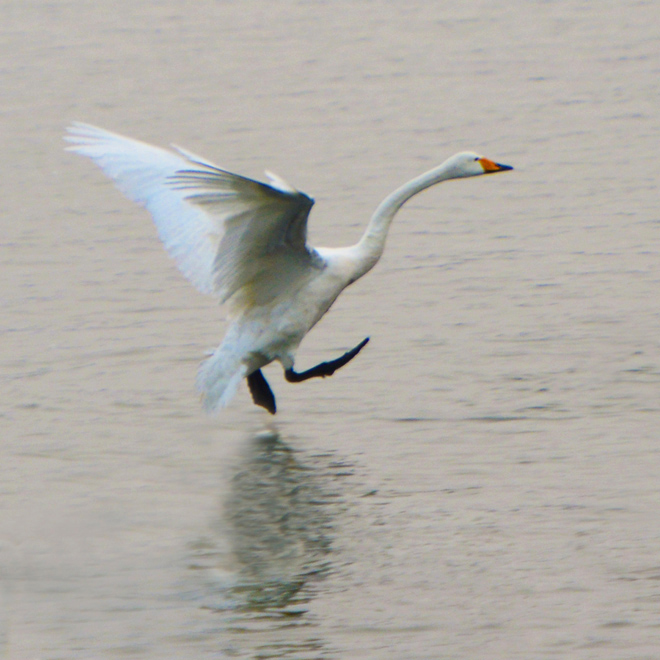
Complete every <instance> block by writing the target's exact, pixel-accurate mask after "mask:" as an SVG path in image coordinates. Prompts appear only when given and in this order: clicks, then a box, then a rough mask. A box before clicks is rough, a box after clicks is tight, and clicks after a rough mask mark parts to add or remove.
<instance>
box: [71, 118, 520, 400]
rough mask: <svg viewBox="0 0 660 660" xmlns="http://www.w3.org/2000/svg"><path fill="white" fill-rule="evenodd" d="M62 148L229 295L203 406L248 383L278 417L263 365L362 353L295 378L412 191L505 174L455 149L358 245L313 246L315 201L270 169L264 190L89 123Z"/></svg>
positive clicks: (186, 265)
mask: <svg viewBox="0 0 660 660" xmlns="http://www.w3.org/2000/svg"><path fill="white" fill-rule="evenodd" d="M68 130H69V135H68V136H67V138H66V139H67V140H68V141H69V142H71V143H72V144H73V146H71V147H69V149H71V150H72V151H75V152H77V153H79V154H82V155H84V156H88V157H89V158H91V159H92V160H94V161H95V162H96V163H97V164H98V165H99V166H100V167H101V169H103V171H104V172H105V173H106V174H107V175H108V176H109V177H110V178H111V179H113V180H114V181H115V183H116V184H117V186H118V187H119V189H120V190H121V191H122V192H123V193H124V194H125V195H126V196H127V197H129V198H130V199H132V200H133V201H136V202H138V203H140V204H142V205H144V206H145V207H146V208H147V209H148V210H149V212H150V213H151V215H152V216H153V218H154V221H155V223H156V227H157V229H158V233H159V236H160V238H161V239H162V241H163V243H164V244H165V247H166V249H167V250H168V252H169V253H170V255H171V256H172V257H174V259H175V260H176V262H177V265H178V266H179V268H180V270H181V271H182V272H183V274H184V275H186V277H188V279H190V280H191V282H192V283H193V284H194V285H195V286H196V287H197V288H198V289H199V290H200V291H202V292H203V293H209V294H212V295H215V296H216V297H218V298H219V300H220V301H221V302H226V303H227V304H228V306H229V310H230V315H231V319H232V323H231V325H230V326H229V329H228V330H227V333H226V335H225V337H224V339H223V341H222V343H221V344H220V346H219V347H218V348H217V350H216V351H215V352H214V353H213V355H212V356H211V357H210V358H209V359H208V360H207V361H206V362H204V363H203V365H202V366H201V368H200V371H199V375H198V378H197V385H198V388H199V390H200V391H201V392H202V394H203V396H204V405H205V407H206V408H207V409H208V410H213V409H216V408H219V407H222V406H225V405H226V404H227V403H228V402H229V401H230V400H231V398H232V397H233V396H234V394H235V393H236V390H237V388H238V386H239V384H240V382H241V380H242V379H243V378H248V383H249V385H250V390H251V392H252V396H253V399H254V400H255V403H257V404H258V405H261V406H263V407H265V408H267V409H268V410H269V411H270V412H272V413H274V412H275V399H274V397H273V395H272V392H271V390H270V388H269V387H268V384H267V383H266V381H265V379H264V378H263V375H262V374H261V371H260V370H261V368H262V367H264V366H265V365H267V364H269V363H270V362H273V361H274V360H277V361H279V362H280V363H281V364H282V366H283V367H284V370H285V374H286V377H287V380H289V381H293V382H297V381H300V380H305V379H307V378H311V377H314V376H328V375H331V374H332V373H333V372H334V371H335V370H336V369H338V368H340V367H342V366H343V365H344V364H346V363H347V362H348V361H349V360H351V359H352V358H353V357H355V355H357V353H358V352H359V351H360V350H361V349H362V347H363V346H364V345H365V344H366V342H367V341H368V340H364V341H363V342H362V343H361V344H359V345H358V346H356V347H355V348H354V349H353V350H352V351H349V352H348V353H346V354H345V355H344V356H342V357H341V358H338V359H337V360H333V361H331V362H327V363H322V364H321V365H318V366H317V367H314V368H313V369H310V370H308V371H306V372H303V373H302V374H298V373H296V372H295V371H294V370H293V366H294V356H295V353H296V350H297V349H298V346H299V344H300V342H301V341H302V340H303V338H304V337H305V335H306V334H307V333H308V332H309V331H310V330H311V329H312V327H313V326H314V325H315V324H316V323H317V322H318V320H319V319H320V318H321V317H322V316H323V315H324V314H325V313H326V312H327V311H328V309H329V308H330V306H331V305H332V303H333V302H334V301H335V300H336V298H337V296H338V295H339V294H340V293H341V292H342V291H343V290H344V289H345V288H346V287H347V286H348V285H349V284H351V283H353V282H354V281H355V280H357V279H358V278H360V277H362V276H363V275H364V274H365V273H367V272H368V271H369V270H371V268H373V267H374V265H375V264H376V263H377V262H378V260H379V259H380V256H381V255H382V253H383V249H384V247H385V240H386V237H387V232H388V229H389V226H390V223H391V221H392V219H393V218H394V215H395V214H396V212H397V211H398V210H399V209H400V208H401V206H402V205H403V204H404V203H405V202H406V201H407V200H408V199H410V198H411V197H412V196H413V195H415V194H417V193H419V192H421V191H422V190H424V189H426V188H428V187H430V186H432V185H435V184H436V183H440V182H441V181H445V180H447V179H454V178H462V177H469V176H476V175H480V174H486V173H489V172H497V171H502V170H507V169H511V168H510V167H509V166H507V165H499V164H497V163H494V162H493V161H490V160H488V159H486V158H483V157H481V156H478V155H477V154H474V153H471V152H463V153H460V154H456V155H455V156H452V157H451V158H450V159H449V160H447V161H445V162H444V163H443V164H442V165H440V166H439V167H436V168H434V169H432V170H430V171H429V172H427V173H425V174H422V175H421V176H419V177H417V178H415V179H413V180H412V181H410V182H409V183H407V184H405V185H404V186H402V187H401V188H399V189H397V190H395V191H394V192H393V193H392V194H391V195H389V196H388V197H386V198H385V200H383V202H382V203H381V204H380V205H379V206H378V208H377V209H376V211H375V212H374V214H373V216H372V217H371V220H370V222H369V224H368V226H367V229H366V231H365V233H364V235H363V236H362V238H361V239H360V241H359V242H358V243H357V244H355V245H352V246H350V247H346V248H312V247H310V246H309V245H308V244H307V240H306V239H307V218H308V215H309V212H310V209H311V208H312V205H313V203H314V202H313V200H312V199H311V198H309V197H308V196H307V195H305V194H303V193H301V192H299V191H297V190H296V189H295V188H293V187H291V186H290V185H289V184H287V183H286V182H285V181H283V180H281V179H279V178H278V177H276V176H275V175H272V174H268V177H269V179H270V185H267V184H264V183H259V182H257V181H253V180H251V179H246V178H244V177H241V176H238V175H236V174H231V173H229V172H227V171H225V170H222V169H220V168H218V167H216V166H215V165H213V164H212V163H210V162H209V161H207V160H205V159H203V158H200V157H198V156H195V155H194V154H191V153H189V152H187V151H184V150H182V149H176V152H175V151H168V150H164V149H160V148H158V147H153V146H151V145H148V144H145V143H143V142H139V141H137V140H132V139H130V138H126V137H123V136H121V135H118V134H116V133H111V132H109V131H105V130H103V129H100V128H96V127H94V126H89V125H87V124H80V123H75V124H73V125H72V126H71V127H70V128H69V129H68Z"/></svg>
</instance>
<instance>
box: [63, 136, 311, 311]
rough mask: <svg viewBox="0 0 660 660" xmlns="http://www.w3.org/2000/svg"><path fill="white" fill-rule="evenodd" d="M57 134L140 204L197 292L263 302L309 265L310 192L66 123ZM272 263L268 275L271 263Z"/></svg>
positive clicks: (136, 141)
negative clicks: (62, 132)
mask: <svg viewBox="0 0 660 660" xmlns="http://www.w3.org/2000/svg"><path fill="white" fill-rule="evenodd" d="M68 132H69V134H68V135H67V137H66V138H65V139H66V140H67V141H69V142H70V143H72V146H70V147H68V149H70V150H71V151H75V152H76V153H79V154H82V155H83V156H88V157H89V158H91V159H92V160H93V161H94V162H96V163H97V164H98V165H99V167H101V169H102V170H103V171H104V172H105V173H106V174H107V175H108V176H109V177H110V178H111V179H113V180H114V182H115V183H116V185H117V187H118V188H119V189H120V190H121V191H122V192H123V193H124V194H125V195H126V196H127V197H128V198H129V199H132V200H133V201H135V202H138V203H140V204H142V205H143V206H145V207H146V208H147V209H148V211H149V212H150V213H151V215H152V216H153V219H154V221H155V223H156V227H157V229H158V234H159V236H160V238H161V240H162V241H163V243H164V245H165V247H166V249H167V251H168V252H169V253H170V255H171V256H172V257H173V258H174V259H175V261H176V263H177V265H178V267H179V269H180V270H181V272H182V273H183V274H184V275H185V276H186V277H187V278H188V279H189V280H190V281H191V282H192V283H193V284H194V285H195V286H196V287H197V288H198V289H199V290H200V291H202V292H203V293H210V294H215V295H217V296H218V297H219V298H220V299H221V300H222V301H225V300H228V299H229V298H231V297H232V296H233V295H234V294H236V293H237V292H239V291H240V290H241V289H244V288H247V289H249V290H250V292H249V297H250V298H251V299H252V301H253V302H260V303H263V302H265V301H266V300H267V299H270V298H273V297H274V296H276V295H278V294H279V293H280V292H281V289H282V287H284V288H287V287H288V286H291V285H292V284H293V283H294V281H296V280H299V278H300V276H302V275H303V274H304V273H305V272H306V271H309V270H310V269H311V268H314V267H315V266H316V265H317V261H318V256H317V255H316V253H315V252H313V251H311V250H309V249H308V247H307V245H306V238H307V217H308V215H309V211H310V209H311V207H312V205H313V203H314V202H313V200H312V199H310V198H309V197H307V195H304V194H303V193H300V192H298V191H296V190H295V189H293V188H291V187H290V186H288V184H286V183H285V182H283V181H280V180H278V179H276V178H273V183H274V186H269V185H266V184H264V183H259V182H257V181H253V180H251V179H247V178H245V177H242V176H238V175H236V174H231V173H230V172H227V171H225V170H222V169H220V168H219V167H216V166H215V165H213V164H212V163H210V162H208V161H206V160H204V159H202V158H200V157H198V156H195V155H193V154H191V153H189V152H187V151H184V150H183V149H177V151H176V152H174V151H169V150H166V149H160V148H158V147H154V146H151V145H149V144H146V143H144V142H140V141H138V140H132V139H130V138H126V137H124V136H122V135H118V134H116V133H111V132H110V131H105V130H103V129H100V128H96V127H94V126H90V125H88V124H82V123H74V124H72V126H71V127H70V128H69V129H68ZM273 268H275V269H276V273H275V274H274V275H273V273H272V269H273Z"/></svg>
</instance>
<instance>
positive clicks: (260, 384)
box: [247, 369, 277, 415]
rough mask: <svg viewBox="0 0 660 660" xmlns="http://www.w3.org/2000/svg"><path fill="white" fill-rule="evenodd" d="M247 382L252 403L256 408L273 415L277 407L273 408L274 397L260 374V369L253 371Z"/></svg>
mask: <svg viewBox="0 0 660 660" xmlns="http://www.w3.org/2000/svg"><path fill="white" fill-rule="evenodd" d="M247 382H248V385H249V386H250V394H251V395H252V401H254V402H255V403H256V404H257V405H258V406H261V407H262V408H265V409H266V410H267V411H268V412H269V413H270V414H271V415H274V414H275V412H276V411H277V407H276V406H275V395H274V394H273V390H271V389H270V385H269V384H268V381H267V380H266V379H265V378H264V375H263V374H262V373H261V369H257V370H256V371H253V372H252V373H251V374H250V375H249V376H248V377H247Z"/></svg>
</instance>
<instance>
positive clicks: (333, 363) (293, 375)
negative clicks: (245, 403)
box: [253, 337, 369, 403]
mask: <svg viewBox="0 0 660 660" xmlns="http://www.w3.org/2000/svg"><path fill="white" fill-rule="evenodd" d="M368 341H369V337H367V338H366V339H364V340H362V341H361V342H360V343H359V344H358V345H357V346H356V347H355V348H352V349H351V350H350V351H348V352H347V353H344V354H343V355H342V356H341V357H338V358H337V359H336V360H330V362H321V364H317V365H316V366H315V367H312V368H311V369H307V371H302V372H301V373H297V372H296V371H294V370H293V369H287V370H286V371H285V372H284V376H285V378H286V379H287V380H288V381H289V382H290V383H301V382H302V381H303V380H308V379H310V378H325V377H326V376H332V374H334V373H335V371H337V369H341V368H342V367H343V366H344V365H346V364H348V363H349V362H350V361H351V360H352V359H353V358H354V357H355V356H356V355H357V354H358V353H359V352H360V351H361V350H362V349H363V348H364V347H365V346H366V345H367V342H368ZM253 396H254V395H253ZM255 403H256V401H255Z"/></svg>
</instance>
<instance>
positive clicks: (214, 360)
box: [197, 345, 248, 412]
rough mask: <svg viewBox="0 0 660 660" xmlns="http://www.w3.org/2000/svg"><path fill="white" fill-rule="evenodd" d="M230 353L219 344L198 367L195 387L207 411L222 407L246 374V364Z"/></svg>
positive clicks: (232, 395)
mask: <svg viewBox="0 0 660 660" xmlns="http://www.w3.org/2000/svg"><path fill="white" fill-rule="evenodd" d="M231 353H232V352H231V351H227V350H226V349H224V350H223V346H222V345H221V346H219V347H218V348H217V349H216V351H215V352H214V353H213V355H212V356H211V357H210V358H209V359H208V360H206V361H205V362H203V363H202V365H201V367H200V368H199V372H198V373H197V389H198V390H199V392H201V394H202V400H203V404H204V410H206V411H207V412H214V411H217V410H219V409H220V408H224V407H225V406H226V405H227V404H228V403H229V402H230V401H231V400H232V398H233V397H234V394H236V390H238V386H239V385H240V384H241V381H242V380H243V378H245V376H246V375H247V370H248V367H247V365H246V364H245V363H243V361H242V360H241V359H240V358H237V357H236V355H232V354H231Z"/></svg>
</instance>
